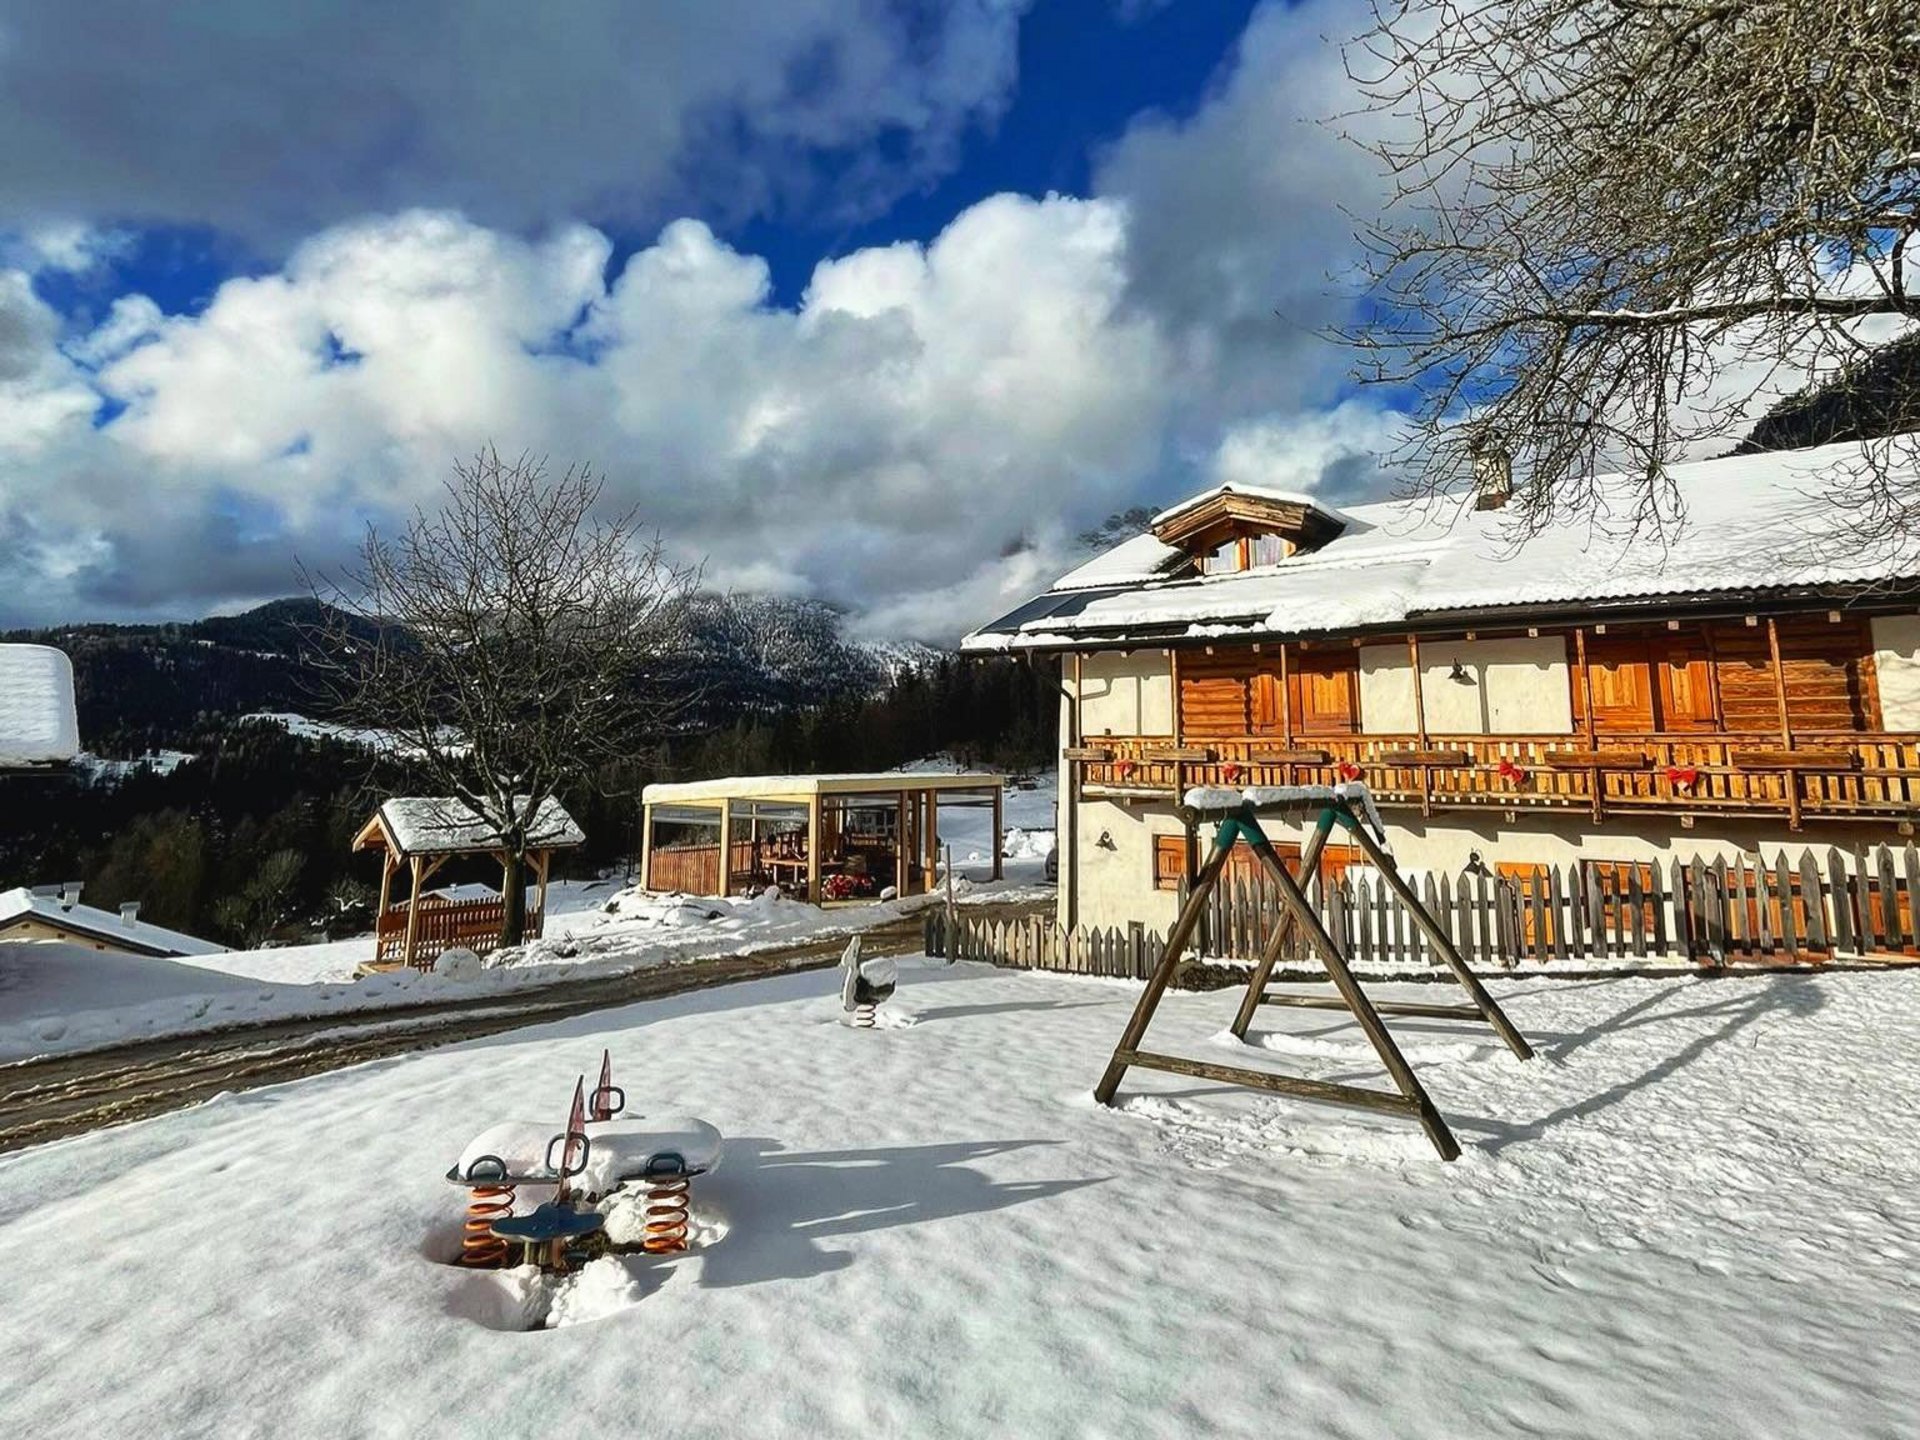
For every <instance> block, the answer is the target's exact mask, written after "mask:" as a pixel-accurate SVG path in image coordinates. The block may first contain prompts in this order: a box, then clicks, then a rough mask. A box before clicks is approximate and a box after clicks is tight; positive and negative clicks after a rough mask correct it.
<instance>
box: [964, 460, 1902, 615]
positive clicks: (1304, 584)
mask: <svg viewBox="0 0 1920 1440" xmlns="http://www.w3.org/2000/svg"><path fill="white" fill-rule="evenodd" d="M1868 463H1869V461H1868V457H1867V455H1866V453H1865V450H1864V447H1863V446H1861V445H1860V444H1857V443H1847V444H1840V445H1826V446H1821V447H1819V448H1816V449H1808V450H1785V451H1769V452H1765V453H1760V454H1751V455H1736V456H1730V457H1728V458H1726V459H1723V460H1705V461H1697V462H1694V463H1691V464H1683V465H1675V466H1673V467H1671V468H1670V470H1669V471H1668V478H1669V479H1670V480H1671V481H1672V483H1673V486H1674V489H1675V492H1676V493H1677V494H1678V496H1679V498H1680V501H1681V503H1682V505H1683V506H1684V507H1685V515H1684V522H1683V523H1682V524H1681V525H1679V526H1677V527H1674V528H1671V529H1669V531H1668V532H1667V533H1666V534H1664V535H1658V536H1654V535H1641V536H1638V537H1636V536H1633V535H1631V534H1628V533H1624V527H1622V529H1619V530H1609V529H1608V528H1607V525H1606V524H1605V522H1604V518H1603V520H1602V521H1601V522H1600V523H1588V522H1586V521H1579V522H1574V523H1568V524H1563V525H1558V526H1554V527H1552V528H1549V529H1546V530H1543V531H1541V532H1540V533H1538V534H1535V535H1525V534H1521V533H1517V532H1516V529H1515V526H1514V524H1513V521H1512V517H1511V516H1510V515H1509V514H1508V513H1507V512H1505V511H1503V510H1474V509H1471V508H1468V507H1469V506H1470V504H1471V497H1462V503H1461V504H1460V505H1449V504H1446V503H1433V504H1421V503H1415V502H1409V501H1395V502H1389V503H1384V504H1376V505H1357V506H1350V507H1347V508H1346V509H1345V510H1344V511H1342V512H1340V513H1341V518H1342V520H1343V521H1344V528H1343V529H1342V530H1341V531H1340V533H1339V534H1337V535H1335V536H1334V537H1333V538H1332V539H1330V540H1328V541H1327V542H1326V543H1325V544H1323V545H1321V546H1320V547H1319V548H1318V549H1316V550H1312V551H1309V552H1307V553H1303V554H1298V555H1293V556H1289V557H1288V558H1286V559H1284V560H1281V561H1280V562H1278V563H1277V564H1272V565H1265V566H1260V567H1258V568H1255V569H1250V570H1244V571H1239V572H1235V573H1229V574H1218V575H1197V574H1194V573H1192V567H1191V565H1190V564H1189V563H1188V557H1187V556H1185V555H1183V554H1182V553H1181V552H1180V551H1179V550H1177V549H1176V548H1174V547H1173V546H1170V545H1167V544H1165V543H1163V542H1162V541H1160V540H1157V539H1155V538H1154V537H1153V536H1152V535H1141V536H1136V537H1135V538H1133V539H1130V540H1126V541H1123V542H1121V543H1120V544H1118V545H1116V546H1114V547H1112V548H1111V549H1109V550H1107V551H1106V552H1105V553H1103V554H1101V555H1098V556H1096V557H1094V558H1093V559H1092V560H1090V561H1088V562H1087V563H1086V564H1084V565H1082V566H1080V567H1079V568H1078V569H1076V570H1073V571H1071V572H1069V573H1068V574H1067V575H1065V576H1063V577H1061V579H1060V580H1058V581H1056V582H1055V583H1054V585H1053V586H1052V587H1051V588H1049V589H1048V590H1047V591H1046V592H1045V593H1044V594H1041V595H1038V596H1036V597H1034V598H1033V599H1032V600H1029V601H1028V602H1027V603H1026V604H1024V605H1022V606H1020V607H1019V608H1018V609H1016V610H1014V611H1012V612H1010V613H1008V614H1006V615H1003V616H1001V617H1000V618H999V619H998V620H995V621H994V622H993V623H992V624H990V625H986V626H983V627H982V628H981V629H979V630H977V631H975V632H974V633H973V634H971V635H969V636H967V637H966V639H965V640H963V641H962V642H961V648H962V649H965V650H972V651H983V650H1019V649H1031V650H1047V649H1070V648H1076V647H1083V648H1092V647H1096V646H1101V645H1114V644H1126V643H1129V642H1131V643H1148V642H1151V641H1156V640H1157V641H1168V640H1180V639H1208V638H1213V637H1225V636H1235V635H1240V636H1254V637H1262V636H1265V637H1274V638H1285V637H1288V636H1295V635H1299V636H1308V635H1315V634H1326V633H1339V632H1343V631H1353V630H1364V629H1367V628H1370V627H1376V626H1399V625H1407V624H1418V623H1419V622H1421V621H1428V620H1445V619H1446V618H1447V617H1449V616H1461V615H1480V614H1485V613H1487V612H1493V614H1495V615H1497V614H1498V613H1499V612H1502V611H1515V612H1517V611H1518V610H1520V609H1521V608H1522V607H1525V608H1527V609H1531V610H1538V611H1553V610H1560V611H1567V612H1576V613H1591V612H1592V611H1594V610H1597V609H1602V608H1606V607H1620V606H1629V605H1633V604H1637V603H1647V602H1653V601H1659V602H1677V601H1682V600H1689V599H1693V598H1703V599H1705V598H1711V597H1715V596H1726V595H1733V594H1738V595H1749V594H1758V593H1763V592H1770V591H1771V592H1787V591H1793V590H1813V591H1820V592H1827V591H1844V590H1847V589H1848V588H1849V587H1851V588H1853V589H1859V590H1865V589H1868V588H1871V587H1880V586H1884V585H1887V584H1889V583H1892V582H1899V583H1903V584H1912V583H1915V582H1920V537H1916V536H1910V535H1888V534H1885V533H1878V532H1876V530H1875V528H1874V527H1873V526H1872V525H1871V523H1870V517H1868V516H1865V515H1862V514H1859V513H1855V512H1854V511H1852V510H1850V509H1849V508H1848V506H1847V505H1846V504H1845V503H1844V502H1843V501H1842V499H1841V498H1840V496H1839V495H1838V494H1837V493H1836V490H1835V487H1834V484H1833V481H1834V478H1835V477H1836V475H1841V476H1844V475H1845V474H1846V473H1847V472H1852V473H1854V474H1856V475H1864V472H1865V469H1866V466H1867V465H1868ZM1893 464H1894V466H1895V467H1896V468H1897V469H1899V470H1902V471H1904V472H1906V473H1905V474H1902V475H1896V476H1895V477H1894V480H1895V482H1896V483H1898V484H1902V485H1906V486H1912V485H1920V474H1915V473H1913V472H1914V470H1915V466H1914V462H1913V460H1912V457H1911V453H1910V452H1907V451H1900V452H1898V453H1896V454H1895V456H1894V458H1893ZM1594 485H1595V489H1596V492H1597V493H1598V495H1599V496H1600V498H1601V500H1602V503H1603V505H1604V504H1605V503H1606V502H1607V501H1608V500H1609V499H1611V500H1612V502H1613V506H1614V510H1613V513H1614V514H1615V515H1616V516H1617V515H1620V514H1621V513H1623V512H1622V510H1621V508H1620V507H1622V506H1626V505H1630V504H1631V503H1632V502H1633V500H1634V498H1635V493H1636V487H1635V486H1634V483H1633V482H1632V481H1631V480H1629V479H1628V478H1626V477H1621V476H1602V477H1599V478H1598V479H1597V480H1596V481H1595V482H1594ZM1217 493H1218V492H1217V491H1209V492H1207V494H1208V495H1209V496H1211V495H1215V494H1217ZM1200 498H1206V497H1200ZM1183 508H1184V507H1183V506H1176V507H1174V510H1175V511H1176V512H1178V511H1180V510H1181V509H1183Z"/></svg>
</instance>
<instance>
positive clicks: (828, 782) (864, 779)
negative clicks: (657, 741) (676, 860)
mask: <svg viewBox="0 0 1920 1440" xmlns="http://www.w3.org/2000/svg"><path fill="white" fill-rule="evenodd" d="M1005 784H1006V777H1005V776H1001V775H986V774H980V773H977V772H966V771H962V772H960V773H958V774H932V773H927V772H924V771H921V772H911V773H910V772H907V771H903V770H875V771H869V772H865V773H850V774H840V775H727V776H723V777H721V778H719V779H717V780H682V781H674V782H661V783H659V784H654V785H649V786H647V788H646V789H644V790H642V791H641V792H640V798H641V799H642V800H644V801H645V802H646V803H647V804H649V805H660V804H671V803H679V804H683V805H684V804H692V803H698V802H700V801H703V800H705V801H711V800H810V799H812V798H813V797H814V796H816V795H893V794H897V793H899V792H900V791H902V790H998V789H1000V788H1001V787H1003V786H1004V785H1005Z"/></svg>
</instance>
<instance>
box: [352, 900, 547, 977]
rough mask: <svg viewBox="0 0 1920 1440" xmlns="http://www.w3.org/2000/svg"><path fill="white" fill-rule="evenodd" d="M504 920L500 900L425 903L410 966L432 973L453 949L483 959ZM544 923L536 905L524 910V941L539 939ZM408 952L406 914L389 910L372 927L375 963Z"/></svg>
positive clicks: (421, 908)
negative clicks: (434, 966)
mask: <svg viewBox="0 0 1920 1440" xmlns="http://www.w3.org/2000/svg"><path fill="white" fill-rule="evenodd" d="M505 919H506V905H505V903H504V902H503V901H500V900H497V899H496V900H427V901H423V902H422V903H421V906H420V923H419V924H418V925H417V926H415V927H414V937H413V963H414V965H415V966H416V967H417V968H419V969H431V968H432V967H433V962H434V960H435V959H437V958H438V957H439V955H440V954H441V952H443V951H446V950H451V949H453V948H454V947H455V946H456V945H457V946H459V947H460V948H462V949H464V950H471V951H473V952H474V954H476V955H485V954H487V953H489V952H490V951H492V950H493V949H494V948H495V947H497V946H498V945H499V943H500V929H501V926H502V924H503V923H504V921H505ZM544 919H545V917H544V915H543V914H542V913H541V910H540V907H539V906H537V905H528V906H527V938H528V939H529V940H534V939H538V938H539V935H540V930H541V925H542V922H543V920H544ZM406 948H407V912H406V909H405V907H404V906H403V907H401V908H400V909H397V910H389V911H387V913H386V914H384V915H382V916H380V917H379V919H378V920H377V921H376V922H375V925H374V960H375V961H376V962H386V961H392V960H400V959H403V958H405V955H406Z"/></svg>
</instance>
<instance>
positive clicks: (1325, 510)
mask: <svg viewBox="0 0 1920 1440" xmlns="http://www.w3.org/2000/svg"><path fill="white" fill-rule="evenodd" d="M1221 495H1244V496H1246V497H1247V498H1248V499H1249V500H1271V501H1273V502H1275V503H1276V504H1280V505H1299V506H1302V507H1304V508H1306V509H1308V510H1318V511H1319V512H1320V513H1321V514H1322V515H1325V516H1327V517H1329V518H1330V519H1333V520H1341V521H1344V520H1346V518H1347V515H1346V513H1345V512H1344V511H1341V510H1336V509H1334V508H1333V507H1332V506H1331V505H1329V504H1327V502H1326V501H1324V500H1321V499H1318V498H1316V497H1315V496H1312V495H1309V494H1307V493H1306V492H1305V491H1303V490H1278V489H1275V488H1273V487H1272V486H1268V485H1243V484H1241V483H1239V482H1238V481H1231V482H1229V483H1227V484H1224V485H1215V486H1214V487H1213V488H1212V489H1210V490H1202V491H1201V492H1200V493H1199V494H1198V495H1189V496H1188V497H1187V498H1186V499H1184V500H1182V501H1181V502H1180V503H1179V504H1177V505H1170V506H1168V507H1167V508H1166V509H1165V510H1162V511H1161V512H1160V513H1159V514H1158V515H1156V516H1154V517H1153V520H1152V524H1153V525H1155V526H1156V527H1158V526H1161V525H1164V524H1166V523H1167V521H1169V520H1172V519H1174V518H1176V517H1177V516H1181V515H1184V514H1186V513H1187V511H1189V510H1194V509H1197V508H1199V507H1200V506H1202V505H1204V504H1206V503H1207V502H1208V501H1209V500H1212V499H1214V498H1216V497H1217V496H1221Z"/></svg>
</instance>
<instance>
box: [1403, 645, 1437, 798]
mask: <svg viewBox="0 0 1920 1440" xmlns="http://www.w3.org/2000/svg"><path fill="white" fill-rule="evenodd" d="M1407 658H1408V659H1409V660H1410V661H1411V662H1412V665H1413V729H1414V734H1415V735H1416V736H1418V748H1419V749H1420V750H1421V751H1425V750H1426V748H1427V692H1426V687H1425V684H1424V683H1423V682H1424V680H1425V677H1424V676H1423V675H1421V673H1420V637H1419V636H1418V635H1414V634H1409V635H1408V636H1407ZM1415 763H1416V764H1418V765H1419V775H1420V813H1421V815H1423V816H1428V815H1432V814H1433V772H1432V771H1431V770H1429V769H1428V768H1427V767H1426V764H1425V762H1424V761H1420V760H1416V762H1415Z"/></svg>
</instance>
